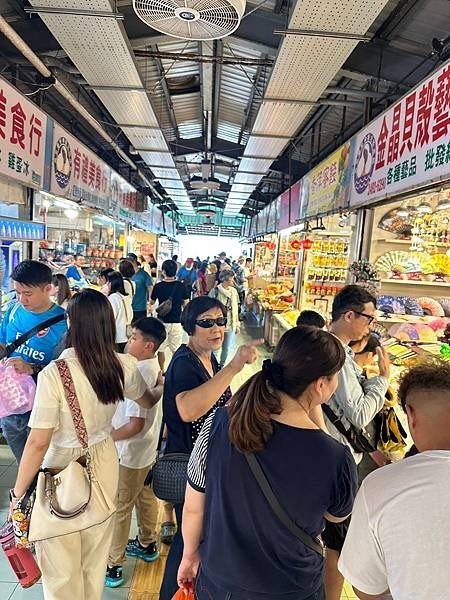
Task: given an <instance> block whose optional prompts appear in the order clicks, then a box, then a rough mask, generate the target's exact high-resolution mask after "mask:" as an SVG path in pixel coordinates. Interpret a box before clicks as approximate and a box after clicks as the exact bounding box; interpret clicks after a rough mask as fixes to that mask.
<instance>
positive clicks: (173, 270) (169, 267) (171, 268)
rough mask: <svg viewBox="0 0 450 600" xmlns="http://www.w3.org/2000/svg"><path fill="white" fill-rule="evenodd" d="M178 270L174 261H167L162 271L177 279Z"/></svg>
mask: <svg viewBox="0 0 450 600" xmlns="http://www.w3.org/2000/svg"><path fill="white" fill-rule="evenodd" d="M177 269H178V265H177V263H176V262H175V261H174V260H165V261H164V262H163V264H162V265H161V271H163V272H164V273H165V274H166V275H167V277H175V275H176V274H177Z"/></svg>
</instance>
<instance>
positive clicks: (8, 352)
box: [2, 314, 66, 358]
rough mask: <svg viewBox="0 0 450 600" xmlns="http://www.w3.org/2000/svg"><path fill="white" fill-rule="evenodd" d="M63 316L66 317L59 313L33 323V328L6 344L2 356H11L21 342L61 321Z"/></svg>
mask: <svg viewBox="0 0 450 600" xmlns="http://www.w3.org/2000/svg"><path fill="white" fill-rule="evenodd" d="M65 318H66V315H65V314H61V315H57V316H56V317H52V318H51V319H47V320H46V321H43V322H42V323H39V324H38V325H35V326H34V327H33V329H30V330H29V331H27V332H26V333H23V334H22V335H21V336H20V337H18V338H17V340H14V342H11V343H10V344H8V345H7V346H6V347H5V349H4V353H3V357H2V358H8V357H9V356H11V354H12V353H13V352H15V351H16V350H17V348H19V347H20V346H21V345H22V344H24V343H25V342H27V341H28V340H29V339H31V338H32V337H33V336H35V335H36V334H37V333H39V332H40V331H43V330H44V329H48V328H49V327H51V326H52V325H56V323H59V322H60V321H63V320H64V319H65Z"/></svg>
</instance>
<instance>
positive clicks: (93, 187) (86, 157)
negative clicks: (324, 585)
mask: <svg viewBox="0 0 450 600" xmlns="http://www.w3.org/2000/svg"><path fill="white" fill-rule="evenodd" d="M51 160H52V170H51V178H50V192H51V193H52V194H55V196H62V197H64V198H69V199H70V200H75V201H77V202H82V203H83V204H86V205H87V206H91V207H92V208H98V209H99V210H101V211H104V212H105V213H107V212H108V204H109V196H110V186H111V168H110V167H109V166H108V165H107V164H106V163H104V162H103V161H102V160H100V159H99V157H98V156H96V155H95V154H94V153H93V152H91V151H90V150H89V149H88V148H87V147H86V146H85V145H84V144H82V143H81V142H79V141H78V140H77V139H76V138H75V137H73V136H72V135H70V134H69V133H68V132H67V131H66V130H65V129H64V128H63V127H61V126H60V125H58V124H57V123H54V127H53V144H52V155H51Z"/></svg>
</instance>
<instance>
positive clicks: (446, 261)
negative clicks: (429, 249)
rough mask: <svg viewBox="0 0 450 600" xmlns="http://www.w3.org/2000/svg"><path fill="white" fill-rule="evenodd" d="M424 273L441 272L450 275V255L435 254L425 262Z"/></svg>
mask: <svg viewBox="0 0 450 600" xmlns="http://www.w3.org/2000/svg"><path fill="white" fill-rule="evenodd" d="M423 271H424V273H427V274H432V273H441V274H442V275H450V257H448V256H447V255H446V254H433V256H431V257H430V258H429V259H428V260H427V261H425V263H424V269H423Z"/></svg>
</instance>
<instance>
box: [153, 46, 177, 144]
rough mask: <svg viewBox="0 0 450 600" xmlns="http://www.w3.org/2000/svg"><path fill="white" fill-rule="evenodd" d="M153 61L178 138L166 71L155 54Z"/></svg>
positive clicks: (171, 122)
mask: <svg viewBox="0 0 450 600" xmlns="http://www.w3.org/2000/svg"><path fill="white" fill-rule="evenodd" d="M156 49H158V47H157V46H156ZM154 61H155V65H156V69H157V71H158V76H159V78H160V79H159V83H160V84H161V88H162V91H163V95H164V99H165V101H166V104H167V110H168V111H169V119H170V124H171V126H172V128H173V129H174V130H175V135H176V137H177V138H179V137H180V132H179V131H178V123H177V119H176V117H175V111H174V109H173V104H172V99H171V97H170V90H169V86H168V85H167V79H166V73H165V71H164V66H163V64H162V61H161V59H160V58H158V57H156V56H155V57H154ZM155 87H156V86H155Z"/></svg>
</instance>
